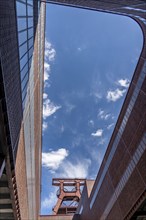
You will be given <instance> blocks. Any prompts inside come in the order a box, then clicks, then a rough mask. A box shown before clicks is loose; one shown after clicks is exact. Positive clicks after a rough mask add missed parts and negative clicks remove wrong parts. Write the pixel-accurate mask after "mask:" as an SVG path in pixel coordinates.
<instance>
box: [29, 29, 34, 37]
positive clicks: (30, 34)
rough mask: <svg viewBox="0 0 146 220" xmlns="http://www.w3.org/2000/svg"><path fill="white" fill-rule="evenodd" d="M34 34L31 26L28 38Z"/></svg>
mask: <svg viewBox="0 0 146 220" xmlns="http://www.w3.org/2000/svg"><path fill="white" fill-rule="evenodd" d="M32 36H33V28H30V29H29V30H28V38H30V37H32Z"/></svg>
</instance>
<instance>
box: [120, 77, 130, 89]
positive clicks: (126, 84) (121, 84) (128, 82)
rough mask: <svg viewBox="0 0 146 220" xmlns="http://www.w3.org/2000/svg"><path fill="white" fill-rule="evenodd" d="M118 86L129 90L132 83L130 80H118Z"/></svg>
mask: <svg viewBox="0 0 146 220" xmlns="http://www.w3.org/2000/svg"><path fill="white" fill-rule="evenodd" d="M117 84H118V85H120V86H122V87H124V88H128V87H129V84H130V81H129V80H128V79H120V80H118V82H117Z"/></svg>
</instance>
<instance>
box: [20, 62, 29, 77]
mask: <svg viewBox="0 0 146 220" xmlns="http://www.w3.org/2000/svg"><path fill="white" fill-rule="evenodd" d="M27 72H28V63H27V64H26V65H25V67H24V68H23V69H22V70H21V81H22V80H23V78H24V76H25V74H26V73H27Z"/></svg>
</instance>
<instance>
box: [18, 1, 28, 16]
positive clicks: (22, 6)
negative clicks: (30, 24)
mask: <svg viewBox="0 0 146 220" xmlns="http://www.w3.org/2000/svg"><path fill="white" fill-rule="evenodd" d="M16 7H17V16H26V5H25V4H23V3H21V2H16Z"/></svg>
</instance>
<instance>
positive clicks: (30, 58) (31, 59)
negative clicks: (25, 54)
mask: <svg viewBox="0 0 146 220" xmlns="http://www.w3.org/2000/svg"><path fill="white" fill-rule="evenodd" d="M31 61H32V57H31V58H30V59H29V68H30V67H31Z"/></svg>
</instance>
